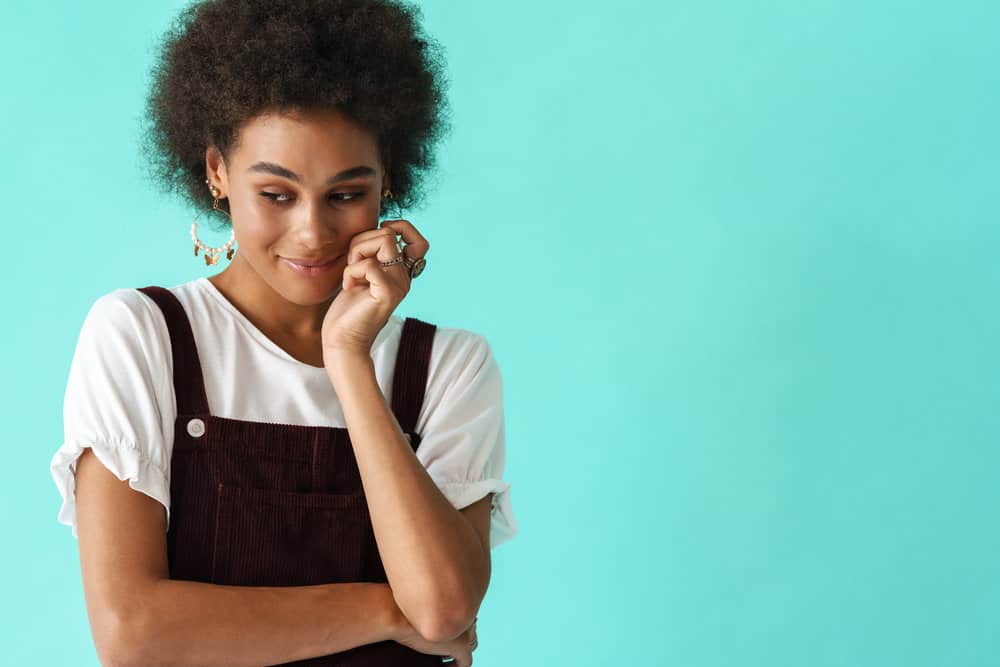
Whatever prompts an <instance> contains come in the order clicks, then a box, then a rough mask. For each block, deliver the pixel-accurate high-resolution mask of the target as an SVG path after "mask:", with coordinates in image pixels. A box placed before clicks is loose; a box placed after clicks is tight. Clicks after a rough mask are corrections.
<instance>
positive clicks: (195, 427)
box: [187, 419, 205, 438]
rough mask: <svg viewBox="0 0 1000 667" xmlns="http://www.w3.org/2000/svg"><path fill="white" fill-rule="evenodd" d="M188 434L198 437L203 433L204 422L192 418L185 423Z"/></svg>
mask: <svg viewBox="0 0 1000 667" xmlns="http://www.w3.org/2000/svg"><path fill="white" fill-rule="evenodd" d="M187 432H188V435H190V436H191V437H194V438H200V437H201V436H203V435H205V422H203V421H202V420H200V419H192V420H191V421H189V422H188V424H187Z"/></svg>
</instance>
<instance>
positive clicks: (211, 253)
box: [191, 178, 236, 266]
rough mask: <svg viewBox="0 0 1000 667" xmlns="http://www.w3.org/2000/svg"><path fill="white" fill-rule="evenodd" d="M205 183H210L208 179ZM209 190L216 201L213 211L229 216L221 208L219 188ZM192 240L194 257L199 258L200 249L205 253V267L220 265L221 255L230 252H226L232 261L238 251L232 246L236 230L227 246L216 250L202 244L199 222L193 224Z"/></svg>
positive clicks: (211, 186)
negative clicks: (199, 235) (199, 234)
mask: <svg viewBox="0 0 1000 667" xmlns="http://www.w3.org/2000/svg"><path fill="white" fill-rule="evenodd" d="M205 182H206V183H208V179H207V178H206V179H205ZM208 189H209V190H211V192H212V197H214V198H215V201H214V202H212V209H211V210H213V211H222V212H223V213H225V214H226V215H229V212H228V211H226V210H225V209H223V208H219V190H218V188H216V187H215V186H214V185H209V186H208ZM199 215H201V213H198V214H197V215H195V216H194V220H197V219H198V216H199ZM229 217H230V218H232V216H229ZM191 240H192V241H194V255H195V257H197V256H198V249H199V248H200V249H201V250H204V251H205V266H214V265H216V264H218V263H219V255H221V254H222V253H223V252H225V251H227V250H228V252H226V259H228V260H232V258H233V253H235V252H236V250H235V249H234V248H233V247H232V245H233V244H234V243H235V242H236V230H235V229H234V230H232V233H230V235H229V240H228V241H227V242H226V244H225V245H221V246H218V247H216V248H213V247H210V246H207V245H205V244H204V243H202V242H201V241H200V240H199V239H198V223H197V222H192V223H191Z"/></svg>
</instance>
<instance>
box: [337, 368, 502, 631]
mask: <svg viewBox="0 0 1000 667" xmlns="http://www.w3.org/2000/svg"><path fill="white" fill-rule="evenodd" d="M327 369H328V375H329V377H330V381H331V382H332V383H333V385H334V389H335V391H336V393H337V396H338V398H339V399H340V402H341V405H342V407H343V410H344V418H345V420H346V422H347V428H348V431H349V432H350V435H351V443H352V445H353V447H354V455H355V458H356V459H357V462H358V469H359V471H360V473H361V479H362V484H363V486H364V490H365V496H366V498H367V500H368V507H369V511H370V513H371V517H372V526H373V528H374V531H375V538H376V541H377V542H378V547H379V553H380V554H381V557H382V563H383V565H384V567H385V572H386V577H387V578H388V580H389V585H390V587H391V589H392V592H393V594H394V597H395V600H396V603H397V604H398V605H399V608H400V609H401V610H402V612H403V614H404V615H405V616H406V618H408V619H410V622H411V623H413V626H414V627H415V628H416V629H417V630H418V631H419V632H420V634H421V635H423V636H424V637H426V638H427V639H429V640H432V641H434V640H437V641H443V640H447V639H452V638H454V637H455V636H457V635H458V634H460V633H461V632H463V631H464V630H465V629H466V628H468V627H469V625H471V623H472V620H473V618H474V617H475V616H476V614H477V613H478V610H479V605H480V604H481V602H482V600H483V597H484V596H485V595H486V589H487V587H488V585H489V579H490V548H489V529H488V526H489V518H490V516H489V515H490V512H489V510H490V497H489V496H487V497H486V498H483V499H481V500H480V501H478V502H477V503H474V504H473V505H471V506H469V507H468V508H465V509H464V510H462V511H459V510H457V509H455V508H454V507H453V506H452V504H451V503H450V502H449V501H448V499H447V498H445V497H444V495H443V494H442V493H441V491H440V489H438V487H437V484H436V483H435V482H434V480H433V479H431V477H430V475H428V474H427V470H426V469H425V468H424V466H423V464H422V463H421V462H420V460H419V459H417V457H416V454H415V453H414V451H413V448H412V447H411V446H410V444H409V442H407V440H406V437H405V436H404V434H403V431H402V430H401V429H400V427H399V423H398V422H397V421H396V418H395V416H394V415H393V414H392V410H391V409H390V408H389V406H388V405H386V402H385V397H384V396H383V394H382V391H381V389H380V388H379V385H378V382H377V380H376V376H375V367H374V362H373V361H372V359H371V357H370V356H368V355H360V354H355V353H348V352H338V353H331V355H330V359H329V363H328V365H327Z"/></svg>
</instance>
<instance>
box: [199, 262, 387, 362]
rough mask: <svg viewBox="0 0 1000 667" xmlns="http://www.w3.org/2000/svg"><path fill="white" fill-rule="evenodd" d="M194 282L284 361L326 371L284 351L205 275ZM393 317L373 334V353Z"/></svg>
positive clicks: (385, 333) (384, 336) (381, 341)
mask: <svg viewBox="0 0 1000 667" xmlns="http://www.w3.org/2000/svg"><path fill="white" fill-rule="evenodd" d="M194 282H195V284H196V285H199V286H200V287H201V289H202V290H204V291H205V292H207V293H208V294H210V295H211V296H212V298H213V299H215V300H216V301H217V302H218V303H219V304H221V305H222V307H223V308H225V309H226V310H228V311H229V312H230V313H231V314H232V315H233V317H235V318H236V320H237V321H238V322H240V324H242V326H243V327H244V328H245V329H246V330H247V331H248V332H250V335H251V336H253V337H254V338H255V339H256V340H257V342H258V343H260V344H261V345H263V346H264V347H266V348H267V349H269V350H271V351H272V352H274V353H275V354H277V355H278V356H279V357H281V358H282V359H285V360H286V361H288V362H290V363H293V364H295V365H296V366H299V367H301V368H303V369H306V370H308V371H311V372H315V373H326V368H324V367H321V366H313V365H312V364H307V363H305V362H304V361H299V360H298V359H296V358H295V357H293V356H292V355H290V354H289V353H288V352H286V351H285V349H284V348H282V347H281V346H280V345H278V344H277V343H275V342H274V341H273V340H271V339H270V338H268V337H267V335H266V334H265V333H264V332H263V331H261V330H260V329H258V328H257V325H255V324H254V323H253V322H251V321H250V319H249V318H247V316H246V315H244V314H243V313H242V312H240V310H239V308H237V307H236V306H234V305H233V304H232V303H231V302H230V301H229V299H227V298H226V295H224V294H223V293H222V292H220V291H219V288H218V287H216V286H215V284H214V283H212V281H211V280H209V279H208V277H207V276H200V277H199V278H197V279H196V280H195V281H194ZM395 317H396V316H395V315H390V316H389V320H388V322H386V324H385V326H383V327H382V329H381V330H380V331H379V332H378V335H376V336H375V341H374V342H373V343H372V350H371V351H372V353H373V354H374V352H375V350H377V349H378V348H379V346H380V345H381V344H382V343H383V342H384V341H385V339H386V337H387V336H388V335H389V325H390V324H391V323H392V322H393V320H394V319H395Z"/></svg>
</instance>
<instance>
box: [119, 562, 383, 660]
mask: <svg viewBox="0 0 1000 667" xmlns="http://www.w3.org/2000/svg"><path fill="white" fill-rule="evenodd" d="M400 618H401V616H400V610H399V608H398V607H397V606H396V603H395V602H394V600H393V596H392V591H391V590H389V587H388V585H386V584H380V583H368V582H365V583H360V582H359V583H344V584H323V585H317V586H280V587H264V586H261V587H247V586H220V585H216V584H206V583H200V582H193V581H180V580H172V579H164V580H160V581H158V582H156V583H155V584H153V585H152V586H151V588H150V595H149V599H148V604H146V605H144V607H143V612H142V614H141V618H139V619H137V620H136V621H135V622H134V623H132V624H130V625H128V632H127V634H128V635H129V636H128V637H121V638H119V640H118V644H119V645H118V646H117V647H116V652H117V654H118V656H119V657H120V658H121V660H120V663H119V664H125V665H143V666H144V667H156V666H160V665H163V666H167V665H170V666H181V665H223V664H224V665H227V666H230V667H250V666H251V665H274V664H279V663H284V662H291V661H294V660H301V659H304V658H311V657H315V656H320V655H327V654H330V653H337V652H340V651H346V650H348V649H351V648H354V647H355V646H362V645H365V644H372V643H375V642H379V641H384V640H388V639H393V638H394V637H396V636H397V635H396V633H397V631H398V629H399V623H400V620H399V619H400Z"/></svg>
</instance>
